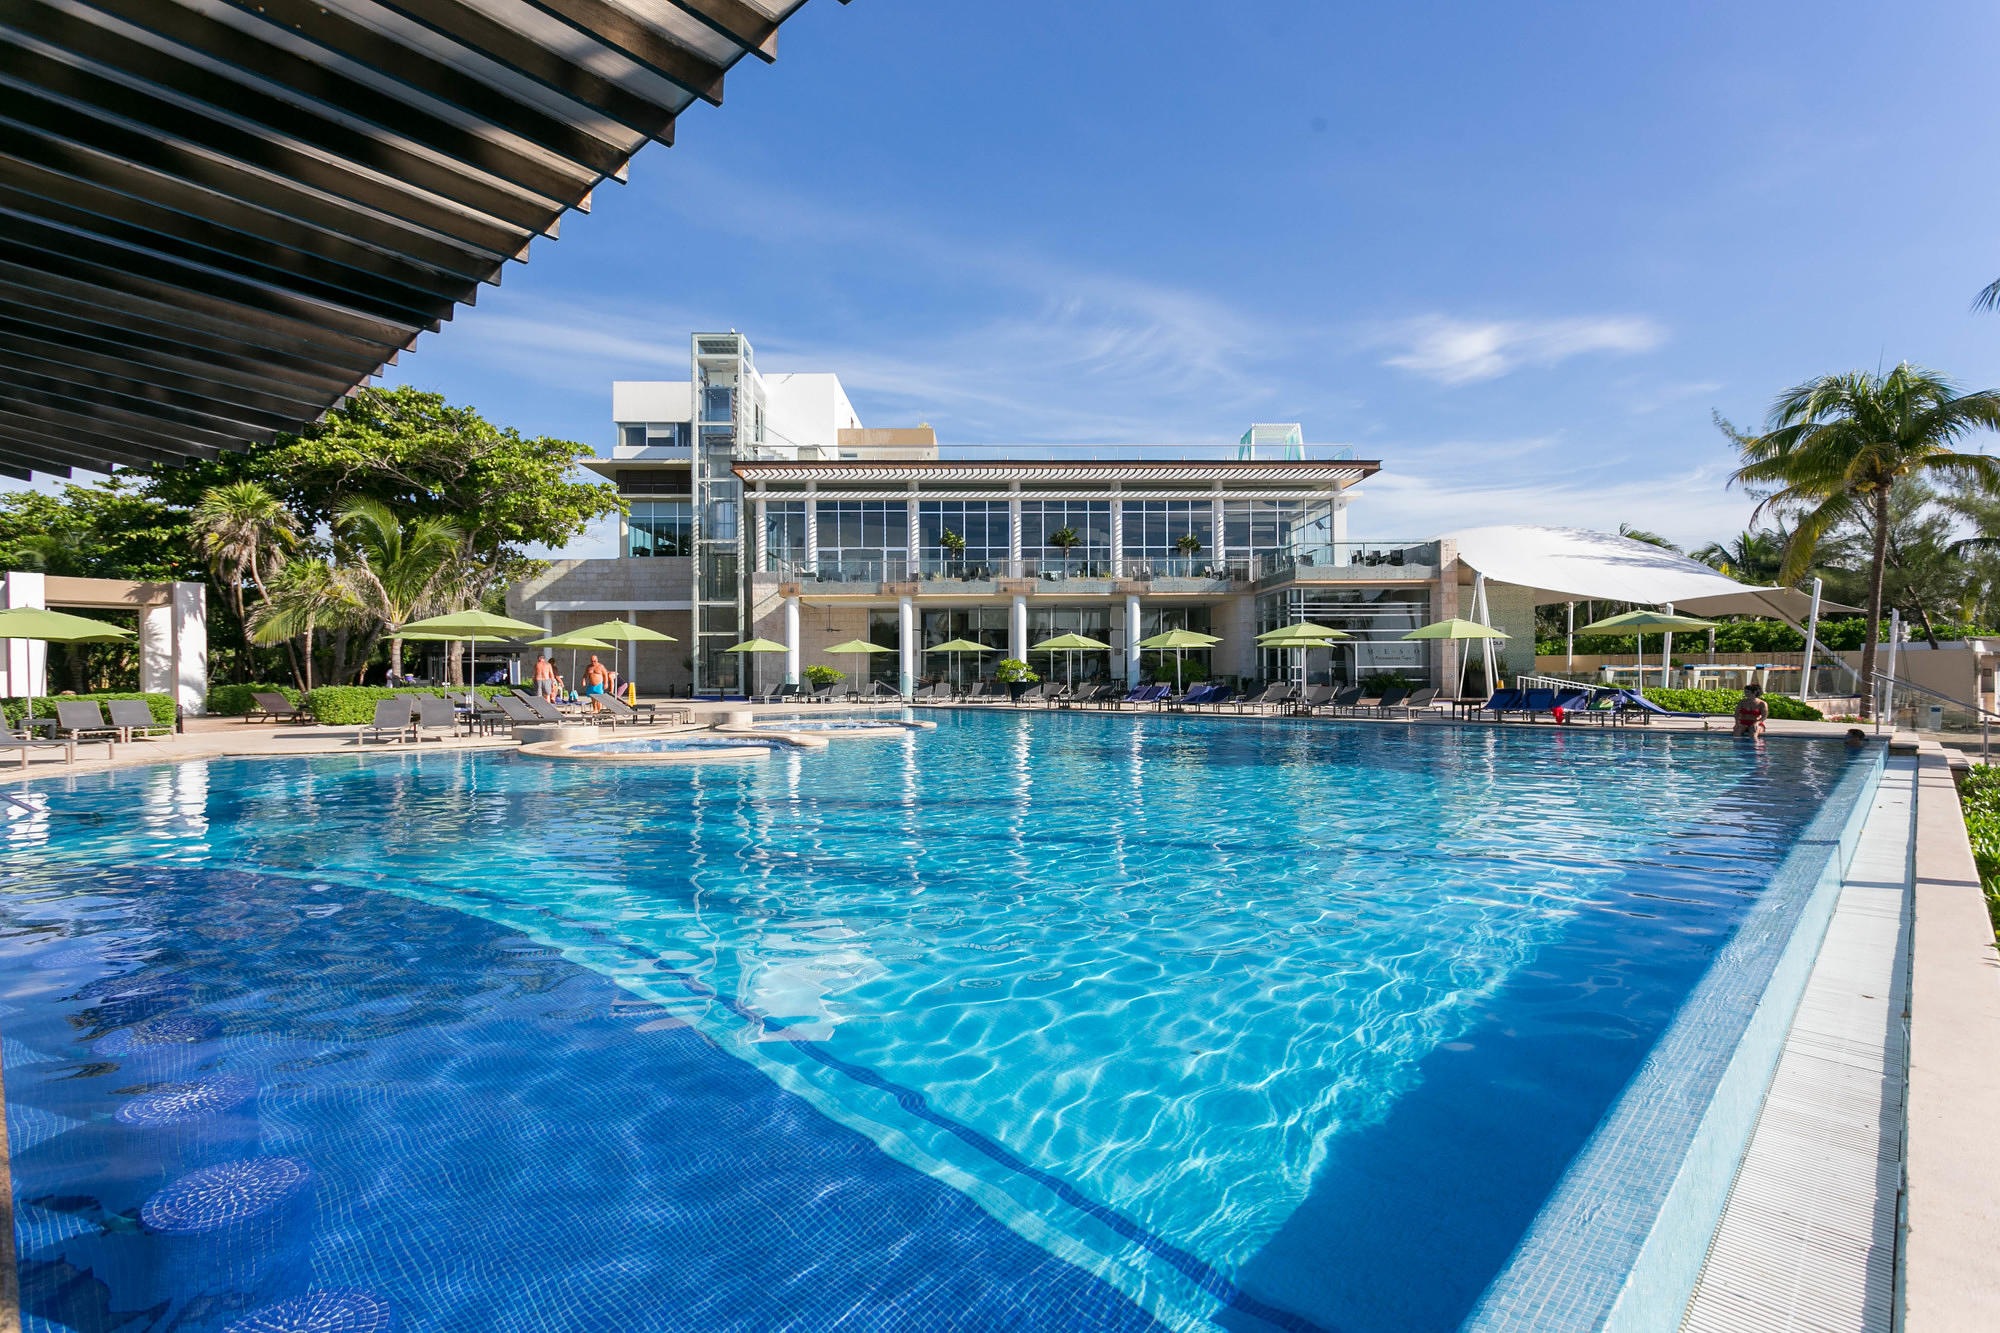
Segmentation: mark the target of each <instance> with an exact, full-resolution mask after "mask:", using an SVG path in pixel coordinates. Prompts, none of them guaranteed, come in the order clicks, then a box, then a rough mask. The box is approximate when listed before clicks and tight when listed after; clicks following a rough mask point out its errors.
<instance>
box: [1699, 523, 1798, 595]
mask: <svg viewBox="0 0 2000 1333" xmlns="http://www.w3.org/2000/svg"><path fill="white" fill-rule="evenodd" d="M1785 541H1786V537H1785V534H1784V532H1782V531H1777V530H1773V529H1769V528H1751V529H1748V530H1746V531H1743V532H1739V533H1737V534H1736V535H1735V536H1734V537H1731V538H1729V539H1728V540H1727V541H1720V542H1710V543H1709V544H1708V545H1706V546H1703V547H1700V548H1699V549H1697V550H1696V551H1694V553H1693V556H1694V558H1695V559H1696V560H1699V561H1701V563H1703V564H1704V565H1707V566H1709V567H1710V568H1712V569H1715V570H1717V571H1719V572H1721V573H1724V574H1727V575H1728V576H1729V577H1730V578H1732V579H1735V580H1737V581H1738V582H1740V583H1754V584H1760V585H1761V584H1767V583H1769V582H1771V581H1772V580H1773V579H1776V578H1777V577H1778V574H1779V572H1780V571H1781V570H1782V569H1783V568H1784V565H1785Z"/></svg>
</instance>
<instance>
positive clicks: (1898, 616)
mask: <svg viewBox="0 0 2000 1333" xmlns="http://www.w3.org/2000/svg"><path fill="white" fill-rule="evenodd" d="M1902 642H1903V613H1902V612H1901V611H1898V610H1896V609H1894V608H1891V609H1890V611H1889V664H1888V669H1887V670H1885V671H1884V672H1883V673H1882V712H1883V714H1884V716H1886V717H1887V718H1888V719H1889V725H1890V726H1891V727H1892V728H1893V727H1894V726H1895V725H1896V649H1897V647H1898V646H1899V645H1900V644H1901V643H1902Z"/></svg>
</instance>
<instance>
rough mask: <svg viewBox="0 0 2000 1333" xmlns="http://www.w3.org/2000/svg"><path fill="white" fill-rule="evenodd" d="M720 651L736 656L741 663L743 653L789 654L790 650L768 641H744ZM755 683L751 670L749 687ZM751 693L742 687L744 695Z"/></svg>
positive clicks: (780, 644)
mask: <svg viewBox="0 0 2000 1333" xmlns="http://www.w3.org/2000/svg"><path fill="white" fill-rule="evenodd" d="M722 651H723V652H725V653H736V654H738V657H737V659H736V660H737V661H738V662H741V661H742V660H743V658H742V654H745V653H789V652H790V651H792V650H791V649H789V648H787V647H785V645H784V644H782V643H777V642H774V641H772V640H770V639H745V640H744V641H743V642H741V643H739V644H735V645H732V646H731V647H728V648H724V649H723V650H722ZM756 683H757V679H756V674H755V670H754V668H753V669H752V672H751V676H750V685H755V684H756ZM752 692H753V691H752V690H751V689H750V688H749V686H745V687H744V690H743V693H745V694H746V695H747V694H750V693H752Z"/></svg>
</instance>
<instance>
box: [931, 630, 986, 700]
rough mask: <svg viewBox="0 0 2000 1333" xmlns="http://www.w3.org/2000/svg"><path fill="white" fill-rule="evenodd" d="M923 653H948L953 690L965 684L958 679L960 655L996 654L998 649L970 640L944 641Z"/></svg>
mask: <svg viewBox="0 0 2000 1333" xmlns="http://www.w3.org/2000/svg"><path fill="white" fill-rule="evenodd" d="M924 651H925V652H927V653H950V654H951V683H952V685H953V687H954V688H957V689H963V688H964V684H965V683H964V682H963V681H961V680H960V679H959V678H958V655H959V654H960V653H991V652H997V651H998V649H994V648H989V647H987V646H986V645H985V644H983V643H974V642H973V641H972V640H970V639H946V640H945V641H944V642H943V643H941V644H939V645H938V646H937V647H935V648H926V649H924Z"/></svg>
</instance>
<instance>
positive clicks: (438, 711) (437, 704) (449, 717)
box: [411, 694, 476, 741]
mask: <svg viewBox="0 0 2000 1333" xmlns="http://www.w3.org/2000/svg"><path fill="white" fill-rule="evenodd" d="M416 704H417V710H416V727H415V730H414V731H412V732H411V735H412V737H413V738H414V739H416V740H419V741H422V740H426V739H429V740H437V741H442V740H445V739H447V738H449V737H452V736H456V735H458V710H457V709H456V708H454V707H452V703H451V700H449V699H440V698H438V697H437V696H436V695H434V694H428V695H418V696H417V700H416ZM475 716H476V714H475ZM439 733H443V734H442V735H440V734H439Z"/></svg>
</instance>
